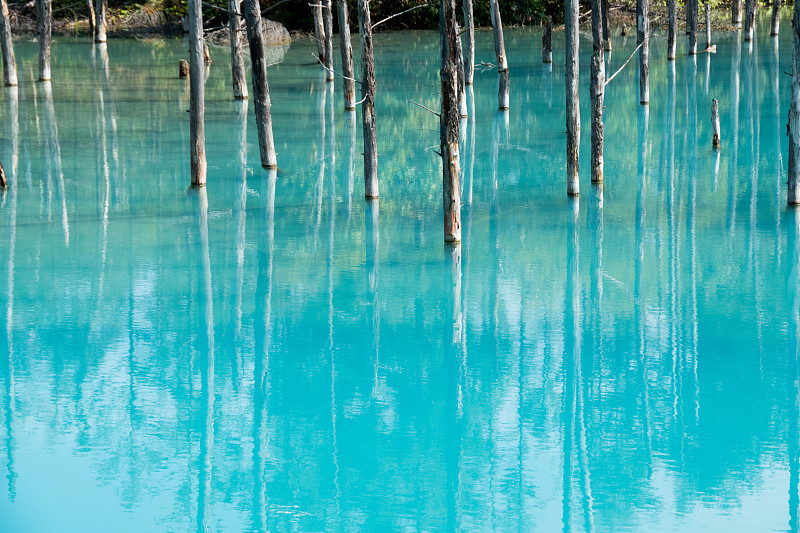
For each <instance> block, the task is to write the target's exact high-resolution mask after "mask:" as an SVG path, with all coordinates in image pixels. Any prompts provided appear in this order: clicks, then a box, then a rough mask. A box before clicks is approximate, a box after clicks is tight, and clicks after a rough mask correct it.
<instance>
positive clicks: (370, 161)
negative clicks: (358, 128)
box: [358, 0, 378, 198]
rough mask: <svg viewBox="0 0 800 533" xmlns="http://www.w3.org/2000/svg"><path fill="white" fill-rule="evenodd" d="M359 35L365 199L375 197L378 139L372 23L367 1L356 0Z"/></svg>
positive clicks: (376, 194)
mask: <svg viewBox="0 0 800 533" xmlns="http://www.w3.org/2000/svg"><path fill="white" fill-rule="evenodd" d="M358 26H359V31H360V32H361V74H362V76H363V80H362V82H361V98H362V100H364V102H363V103H362V104H361V105H362V107H361V116H362V119H363V125H364V197H365V198H377V197H378V139H377V134H376V132H375V58H374V56H373V53H372V20H371V17H370V13H369V0H358Z"/></svg>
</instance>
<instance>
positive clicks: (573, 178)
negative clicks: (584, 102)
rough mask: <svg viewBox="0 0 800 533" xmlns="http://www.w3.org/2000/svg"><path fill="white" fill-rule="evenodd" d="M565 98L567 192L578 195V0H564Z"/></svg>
mask: <svg viewBox="0 0 800 533" xmlns="http://www.w3.org/2000/svg"><path fill="white" fill-rule="evenodd" d="M564 5H565V7H566V11H565V16H564V20H565V30H566V35H565V38H566V41H567V42H566V51H567V53H566V71H567V84H566V99H567V194H568V195H569V196H578V195H579V194H580V183H579V181H578V154H579V151H580V129H581V111H580V106H579V105H578V0H565V2H564Z"/></svg>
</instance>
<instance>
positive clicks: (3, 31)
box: [0, 0, 17, 87]
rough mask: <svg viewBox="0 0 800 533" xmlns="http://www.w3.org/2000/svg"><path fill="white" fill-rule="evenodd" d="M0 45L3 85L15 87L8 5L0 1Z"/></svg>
mask: <svg viewBox="0 0 800 533" xmlns="http://www.w3.org/2000/svg"><path fill="white" fill-rule="evenodd" d="M0 44H2V48H3V83H5V84H6V85H7V86H10V87H13V86H15V85H17V61H16V59H15V58H14V41H13V40H12V39H11V21H10V20H9V18H8V3H6V0H0Z"/></svg>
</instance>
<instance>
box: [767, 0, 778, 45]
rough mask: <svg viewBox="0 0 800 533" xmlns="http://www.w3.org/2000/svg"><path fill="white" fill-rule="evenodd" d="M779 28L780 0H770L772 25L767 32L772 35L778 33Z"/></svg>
mask: <svg viewBox="0 0 800 533" xmlns="http://www.w3.org/2000/svg"><path fill="white" fill-rule="evenodd" d="M780 29H781V0H772V26H771V27H770V30H769V34H770V35H772V36H773V37H774V36H776V35H778V33H779V32H780Z"/></svg>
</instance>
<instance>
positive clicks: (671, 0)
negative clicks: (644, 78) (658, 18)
mask: <svg viewBox="0 0 800 533" xmlns="http://www.w3.org/2000/svg"><path fill="white" fill-rule="evenodd" d="M667 9H668V11H669V14H668V17H669V19H668V26H667V60H669V61H674V60H675V34H676V33H677V31H678V23H677V15H678V13H677V8H676V6H675V0H667Z"/></svg>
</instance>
